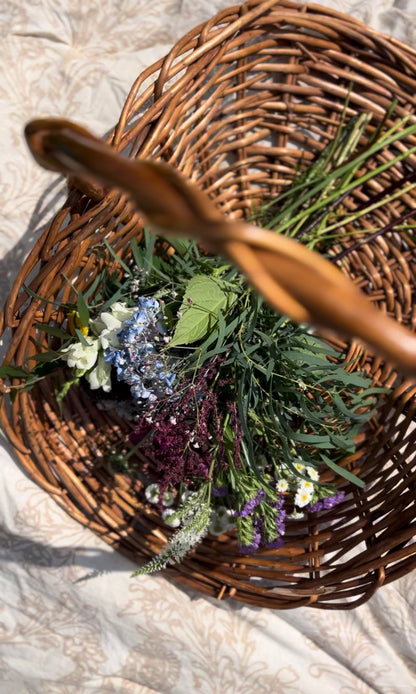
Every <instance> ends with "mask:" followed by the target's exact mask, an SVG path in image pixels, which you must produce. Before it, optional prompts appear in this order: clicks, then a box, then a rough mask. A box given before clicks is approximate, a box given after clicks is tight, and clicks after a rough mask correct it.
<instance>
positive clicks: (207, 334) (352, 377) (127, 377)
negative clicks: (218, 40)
mask: <svg viewBox="0 0 416 694" xmlns="http://www.w3.org/2000/svg"><path fill="white" fill-rule="evenodd" d="M180 246H181V252H178V251H177V250H175V251H174V252H173V253H172V252H171V251H172V249H171V250H170V252H169V253H167V252H165V250H164V248H165V246H164V245H163V244H160V243H159V242H158V241H157V239H156V237H155V236H153V235H150V234H149V233H147V232H146V233H145V234H144V238H143V241H142V243H141V244H140V245H139V244H137V243H136V242H133V243H132V253H131V263H130V264H129V265H127V264H126V265H125V267H124V272H125V275H124V278H123V281H119V280H116V279H115V278H114V277H113V276H103V277H102V278H101V289H100V291H99V292H98V294H96V295H95V297H94V305H88V304H87V301H86V298H85V297H84V296H82V295H81V294H78V301H77V305H76V306H74V307H72V308H71V310H70V311H69V312H68V320H67V325H68V334H67V336H66V337H67V339H68V343H67V344H64V345H63V346H62V347H61V349H60V350H59V353H58V355H59V360H60V362H61V363H62V362H65V363H66V365H67V366H68V367H70V369H71V376H70V377H69V378H68V379H67V381H66V383H65V385H64V387H63V388H61V390H60V391H59V393H58V400H62V398H63V397H64V396H65V394H66V393H67V391H68V388H69V387H70V386H71V385H73V384H74V383H78V382H79V381H80V379H83V380H85V381H86V382H87V383H88V387H89V388H90V389H92V390H96V391H97V393H98V405H99V407H103V408H109V407H110V408H116V409H117V411H118V413H119V414H120V413H121V415H122V417H124V418H125V419H126V420H128V421H129V423H130V426H131V434H130V436H129V442H128V443H129V445H130V451H129V452H128V453H127V454H123V452H120V451H117V450H112V451H109V457H110V460H111V461H112V464H113V465H114V466H115V467H117V466H120V465H121V466H122V467H123V466H124V469H129V470H134V465H135V464H134V452H135V451H136V450H137V449H140V450H141V452H143V453H145V455H146V458H147V459H148V460H149V461H150V463H151V464H150V467H149V470H150V472H149V473H148V477H146V478H145V479H144V482H145V484H144V492H143V493H144V500H145V501H146V502H147V503H149V504H154V505H155V508H157V509H158V511H159V512H160V514H161V516H162V518H163V520H164V522H165V523H166V524H167V526H170V527H171V528H175V529H176V532H175V533H174V534H173V535H172V538H171V541H170V543H169V544H168V545H167V546H166V548H165V549H164V550H163V552H162V553H161V555H159V556H157V557H155V558H154V559H153V560H151V561H150V562H149V563H148V564H147V565H146V566H145V567H144V568H143V569H140V572H143V571H153V570H157V569H160V568H163V567H164V566H166V565H167V564H168V563H171V562H175V561H179V560H180V559H181V558H182V557H183V556H184V555H185V554H186V553H187V552H188V551H189V550H190V549H191V548H192V547H193V546H194V545H195V544H196V543H197V542H199V541H200V540H201V539H202V538H203V537H204V536H205V535H206V534H207V533H211V534H214V535H220V534H222V533H224V532H228V531H231V532H234V533H235V535H236V539H237V542H238V544H239V546H240V549H241V552H253V551H256V550H257V549H259V548H261V547H264V548H266V549H270V548H278V547H280V546H281V545H282V544H283V543H284V535H285V520H286V518H287V517H288V516H289V517H291V518H297V517H299V516H301V515H302V514H303V513H304V512H305V511H306V512H310V513H314V512H317V511H318V510H322V509H329V508H331V507H332V506H334V505H336V504H338V503H340V502H341V501H342V499H343V496H344V493H343V492H342V491H341V492H339V491H337V490H336V488H335V487H334V486H333V485H332V484H331V483H329V482H324V481H323V480H322V479H321V470H322V469H323V467H325V468H326V469H328V467H329V468H332V470H333V471H335V472H336V473H341V474H342V475H343V476H345V477H346V478H348V479H349V480H350V481H351V480H352V481H354V482H356V483H357V484H360V480H359V479H358V478H356V477H355V475H353V474H352V473H351V472H349V471H348V470H346V469H343V468H342V467H341V466H340V465H339V461H340V460H341V459H342V458H343V457H345V456H346V455H348V454H350V453H352V452H353V451H354V449H355V439H356V436H357V432H358V430H359V427H360V426H361V425H362V423H363V421H364V420H365V419H366V418H368V416H369V413H370V412H371V407H370V406H369V405H370V403H371V396H372V395H373V393H374V389H370V381H369V380H367V379H366V378H365V376H364V375H360V374H357V373H349V372H348V371H347V370H345V369H343V368H342V367H341V366H340V365H339V363H338V361H337V360H336V357H338V354H337V352H336V351H335V350H334V349H333V348H331V346H330V345H329V344H328V343H327V342H325V341H323V340H322V339H320V338H319V337H317V336H316V335H314V334H313V333H312V331H311V330H310V329H309V328H308V327H307V326H299V325H296V324H294V323H292V322H291V321H290V320H288V319H287V318H286V317H284V316H279V315H276V313H275V312H274V311H273V310H272V309H271V308H269V307H268V306H267V305H266V304H265V303H264V302H263V300H262V299H261V298H260V297H259V296H258V295H257V294H256V293H255V291H254V290H252V289H251V288H249V287H248V286H247V284H246V282H245V280H244V278H243V277H242V276H241V275H240V274H239V273H238V272H237V270H236V269H235V268H233V267H231V266H230V265H228V264H226V263H225V262H224V261H223V260H222V259H220V258H217V257H212V256H210V255H208V254H205V253H204V252H203V250H201V249H200V248H199V247H198V246H197V244H195V243H192V242H189V243H188V242H187V243H184V242H183V241H181V242H180ZM120 262H121V261H120ZM363 403H364V404H365V407H364V411H363ZM326 477H328V475H326Z"/></svg>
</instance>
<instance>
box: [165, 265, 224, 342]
mask: <svg viewBox="0 0 416 694" xmlns="http://www.w3.org/2000/svg"><path fill="white" fill-rule="evenodd" d="M236 298H237V296H236V294H235V293H234V292H229V291H224V289H223V286H222V283H221V281H219V280H215V279H213V278H212V277H208V276H207V275H196V276H195V277H192V279H191V280H189V282H188V284H187V287H186V290H185V295H184V298H183V302H182V305H181V308H180V311H181V313H182V315H181V317H180V318H179V320H178V322H177V324H176V328H175V332H174V335H173V338H172V340H171V342H170V347H176V346H177V345H189V344H191V343H192V342H197V341H198V340H201V339H202V338H203V337H205V335H207V333H209V332H210V331H211V330H212V329H213V328H214V327H215V326H216V325H217V323H218V312H219V311H224V310H227V309H228V308H229V307H230V306H231V304H232V303H233V302H234V301H235V299H236Z"/></svg>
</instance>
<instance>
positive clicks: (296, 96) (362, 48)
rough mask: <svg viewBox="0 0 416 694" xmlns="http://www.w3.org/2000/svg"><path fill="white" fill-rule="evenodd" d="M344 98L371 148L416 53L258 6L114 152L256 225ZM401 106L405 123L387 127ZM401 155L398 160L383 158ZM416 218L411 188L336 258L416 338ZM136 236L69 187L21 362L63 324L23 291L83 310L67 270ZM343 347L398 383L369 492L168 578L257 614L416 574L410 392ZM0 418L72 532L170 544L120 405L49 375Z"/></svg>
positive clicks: (402, 98) (37, 279)
mask: <svg viewBox="0 0 416 694" xmlns="http://www.w3.org/2000/svg"><path fill="white" fill-rule="evenodd" d="M149 80H150V84H149ZM146 85H148V86H146ZM349 92H350V97H349V107H348V111H349V114H350V115H352V114H354V113H360V112H371V113H372V114H373V120H372V122H371V127H369V128H368V132H367V134H368V136H370V135H371V133H372V130H373V128H374V127H375V126H376V125H378V124H379V125H380V127H381V128H385V129H386V128H387V127H388V126H390V125H391V124H392V123H393V121H394V118H399V117H401V116H403V115H404V114H406V113H410V114H413V113H415V110H416V97H415V96H414V94H416V54H415V53H414V52H412V51H411V50H410V49H408V48H406V47H405V46H403V45H401V44H400V43H398V42H396V41H393V40H391V39H387V38H386V37H384V36H382V35H380V34H378V33H377V32H374V31H372V30H370V29H368V28H366V27H365V26H364V25H362V24H361V23H359V22H356V21H355V20H353V19H351V18H350V17H346V16H344V15H341V14H339V13H337V12H334V11H331V10H328V9H324V8H321V7H319V6H318V5H312V4H308V5H298V4H295V3H292V2H287V1H286V0H284V1H282V2H271V1H270V0H268V2H262V3H260V2H255V1H254V2H249V3H247V4H246V5H243V6H241V7H236V8H231V9H228V10H224V11H223V12H221V13H219V14H218V15H217V16H216V17H214V18H213V19H212V20H211V21H209V22H207V23H206V24H204V25H203V26H200V27H198V28H196V29H195V30H194V31H192V32H190V33H189V34H188V35H187V36H185V37H184V38H183V39H182V40H181V41H179V42H178V43H177V44H176V46H175V47H174V48H173V49H172V51H171V52H170V54H169V55H168V56H167V57H166V58H165V59H163V60H161V61H159V62H158V63H156V64H155V65H154V66H152V67H151V68H149V69H148V70H146V71H145V72H144V73H143V74H142V75H141V76H140V78H139V79H138V80H137V82H136V83H135V85H134V86H133V89H132V91H131V93H130V95H129V97H128V99H127V101H126V104H125V107H124V109H123V112H122V114H121V117H120V121H119V123H118V125H117V127H116V129H115V131H114V133H113V134H112V136H111V142H112V144H113V146H114V147H115V148H116V149H117V150H118V151H123V152H125V153H127V154H128V155H129V156H130V157H136V156H140V157H150V158H154V159H163V160H164V161H167V162H169V163H171V164H172V165H173V166H175V167H176V168H177V169H179V170H180V171H181V172H183V173H184V174H185V175H186V176H187V177H188V178H190V179H192V180H194V181H195V182H197V183H198V185H199V186H200V187H202V188H203V189H204V190H205V191H206V192H207V193H208V194H209V196H210V197H211V198H212V199H213V200H214V201H215V203H216V204H217V205H219V206H220V207H221V209H222V210H223V211H224V212H225V213H226V214H227V215H229V216H233V217H235V218H239V217H242V216H243V217H247V216H248V215H250V214H251V212H252V210H253V207H255V206H257V205H258V204H259V202H260V201H262V200H267V199H270V198H274V197H276V195H277V194H278V193H279V192H280V191H282V190H284V189H285V188H286V187H287V185H288V183H290V181H291V179H292V178H293V175H294V173H295V171H297V170H298V169H299V168H300V169H301V168H302V167H304V166H305V165H307V163H308V162H310V161H311V160H312V159H313V157H314V156H315V154H316V153H318V152H320V151H321V150H322V148H323V146H325V144H327V142H328V141H330V140H331V138H332V136H333V135H334V133H335V131H336V128H337V124H338V123H339V121H340V118H341V114H342V111H343V108H344V104H345V100H346V98H347V96H348V93H349ZM393 99H397V102H398V106H397V108H396V110H395V112H394V118H393V116H391V117H390V120H389V122H388V123H384V121H383V119H384V116H385V112H386V110H387V109H388V108H389V106H390V104H391V102H392V101H393ZM406 144H408V143H406V142H404V143H403V145H402V146H403V147H406ZM394 153H396V150H394ZM392 156H393V150H392V149H391V150H390V149H388V148H386V149H385V150H384V151H383V152H382V153H380V154H379V155H377V159H376V160H375V161H377V162H378V163H380V162H382V161H386V160H387V159H388V158H391V157H392ZM414 163H415V162H414V161H413V160H412V159H408V160H407V162H406V164H397V165H396V166H395V167H393V168H392V169H389V171H388V172H386V173H385V174H382V175H381V176H380V177H379V178H378V180H377V182H376V183H374V182H372V183H370V184H368V185H367V186H362V187H361V188H359V189H356V190H354V191H353V192H352V193H351V195H350V196H349V197H348V198H347V199H346V200H345V201H344V204H345V205H346V207H347V208H349V209H355V208H357V206H359V205H361V204H363V203H364V202H366V201H368V200H369V199H371V198H373V197H375V196H377V195H378V194H379V193H380V192H381V191H382V190H383V189H387V188H389V187H391V189H395V190H397V191H399V190H400V181H401V179H402V178H403V176H404V175H405V174H408V167H410V166H412V165H414ZM81 188H82V190H81ZM413 208H415V196H414V192H413V191H406V190H405V189H404V187H403V190H401V193H400V195H398V197H397V199H396V200H395V201H394V202H393V203H391V204H389V205H388V206H384V207H383V208H382V209H379V210H377V211H375V212H374V213H373V214H371V213H368V214H367V215H366V216H365V217H364V218H363V219H362V225H363V226H365V227H366V228H367V229H371V228H373V227H377V226H385V225H387V224H390V226H391V228H390V230H389V231H388V232H387V233H385V234H384V235H383V236H376V235H374V237H371V236H370V237H368V239H369V240H367V242H366V243H365V244H362V245H360V246H359V247H358V248H356V247H355V245H354V244H356V238H357V237H356V229H355V228H345V230H344V237H343V238H342V239H341V240H338V241H337V245H336V246H334V249H333V257H334V258H335V259H337V260H338V261H339V264H340V266H341V267H342V269H343V271H344V272H345V273H347V274H348V275H349V276H350V277H351V278H353V279H354V280H355V281H356V283H357V284H358V285H359V286H360V287H361V288H362V289H363V290H364V291H366V292H367V293H368V294H370V295H371V298H372V300H374V301H375V302H377V304H378V305H379V306H380V308H382V309H383V310H385V311H386V312H388V313H389V314H390V315H392V316H393V317H395V318H396V319H397V320H398V321H400V322H402V323H403V324H405V325H407V326H409V327H410V328H413V327H414V323H415V316H414V311H413V302H412V291H413V287H414V286H415V268H414V262H413V249H414V241H413V238H412V236H411V235H410V234H408V233H407V232H404V231H401V228H400V222H401V221H402V220H403V219H404V218H406V219H407V221H412V217H411V211H412V209H413ZM415 216H416V215H415ZM141 232H142V221H141V218H140V215H139V214H137V213H136V212H135V211H134V210H133V208H132V206H131V204H130V203H129V201H128V199H127V198H126V196H124V195H121V194H120V193H119V192H117V191H109V192H108V191H106V190H105V189H103V187H102V186H100V185H95V184H92V183H91V184H88V183H87V184H86V183H85V182H84V183H83V184H82V185H81V184H80V183H79V182H72V184H71V186H70V193H69V198H68V201H67V203H66V204H65V206H64V208H63V209H62V211H61V212H60V213H59V214H58V215H57V216H56V217H55V219H54V220H53V221H52V222H51V224H50V226H49V227H48V229H47V231H46V232H45V234H44V235H43V237H42V238H41V239H40V240H39V242H38V243H37V245H36V247H35V248H34V249H33V251H32V252H31V254H30V256H29V258H28V259H27V261H26V263H25V265H24V267H23V268H22V270H21V271H20V273H19V275H18V277H17V280H16V282H15V285H14V287H13V290H12V292H11V295H10V297H9V299H8V301H7V303H6V306H5V309H4V313H3V316H2V326H1V331H2V332H3V330H4V329H6V328H7V327H10V328H11V331H12V340H11V346H10V349H9V352H8V355H7V361H8V362H11V363H14V364H16V365H22V364H25V363H26V360H27V358H28V357H30V356H33V354H36V353H37V352H38V351H39V349H40V347H39V343H43V344H47V339H49V346H51V345H52V346H53V338H52V337H49V338H47V336H45V334H44V332H42V331H39V330H38V329H37V328H36V323H39V322H50V321H52V320H54V321H56V322H57V324H58V325H59V323H60V322H62V320H63V319H64V314H63V313H62V312H60V311H59V309H57V308H55V306H54V304H53V303H48V304H47V305H46V306H45V304H44V302H41V301H40V300H37V299H36V298H33V296H29V295H28V293H27V292H26V291H25V286H26V285H30V288H31V290H32V295H33V292H35V293H36V294H38V295H40V296H42V297H47V298H48V300H49V301H51V300H57V302H68V301H70V300H71V299H72V300H73V298H74V295H73V290H72V288H71V284H70V283H68V282H67V281H66V280H64V279H63V276H64V275H65V277H66V278H69V279H70V280H71V282H72V283H73V284H74V285H75V286H76V287H77V288H79V289H83V290H85V289H86V288H88V287H89V286H91V284H92V282H93V281H94V278H95V277H96V276H97V273H98V272H99V271H100V269H101V268H102V267H103V266H104V265H105V264H109V263H112V264H113V265H114V267H115V269H117V264H116V263H115V261H114V260H113V258H112V257H111V256H109V255H108V254H106V253H104V252H103V250H102V247H100V248H98V244H99V242H100V240H102V239H104V238H107V239H108V241H109V242H110V244H111V245H112V246H113V248H114V249H115V250H116V252H117V253H118V254H119V255H120V256H122V257H124V258H125V257H126V254H127V253H128V247H129V241H130V240H131V239H132V238H134V237H137V236H138V235H140V233H141ZM353 233H354V237H353V235H352V234H353ZM352 246H353V248H352ZM118 270H120V268H118ZM120 272H121V270H120ZM24 285H25V286H24ZM334 344H336V345H337V346H338V347H339V350H340V355H342V354H344V358H346V359H347V360H350V359H351V357H354V358H356V359H357V362H356V363H357V366H360V367H361V366H364V365H365V366H366V367H367V368H368V369H369V370H370V372H371V374H372V377H373V379H374V383H375V384H376V385H389V386H392V385H394V392H393V394H392V395H391V396H389V397H388V398H385V400H384V401H383V402H382V403H381V404H380V407H379V409H378V411H377V414H376V415H375V416H374V417H373V419H372V421H371V425H370V427H369V429H368V431H367V432H366V434H365V435H363V436H362V437H361V440H360V442H359V448H358V451H357V453H356V454H355V455H354V456H351V459H350V460H349V461H345V464H348V465H349V467H350V469H351V470H352V471H353V472H355V473H358V474H359V475H360V476H361V478H362V479H363V480H365V481H366V483H367V485H366V488H365V489H364V490H360V489H357V488H355V487H354V488H352V486H350V485H348V484H347V483H345V482H342V483H340V484H342V488H343V489H345V491H346V492H347V495H346V498H345V501H344V502H343V503H342V504H341V505H340V506H339V507H337V508H336V509H333V510H332V511H327V512H325V513H321V514H313V515H312V514H309V515H308V517H306V518H305V519H304V520H299V521H292V522H291V523H289V524H288V539H287V543H286V545H285V546H284V547H283V548H281V549H280V550H268V551H262V552H261V553H260V554H259V553H257V554H255V555H253V556H249V557H247V556H241V555H240V554H239V553H238V551H237V548H236V543H235V538H233V537H232V536H230V537H228V536H224V537H221V538H219V539H218V538H215V539H214V538H208V539H207V540H205V541H204V543H203V544H202V545H201V546H199V547H198V548H197V550H196V551H195V552H194V553H193V554H192V555H191V556H189V557H188V558H187V559H186V560H185V561H183V563H182V564H180V565H178V566H177V567H175V568H174V569H172V570H169V572H168V574H169V575H171V576H173V577H174V578H176V579H178V580H180V581H182V582H183V583H185V584H187V585H188V586H191V587H193V588H196V589H198V590H200V591H203V592H205V593H208V594H209V595H213V596H216V597H219V598H222V597H233V598H235V599H237V600H240V601H243V602H245V603H248V604H253V605H259V606H267V607H272V608H292V607H297V606H300V605H312V606H315V607H322V608H332V609H333V608H337V609H339V608H345V609H347V608H351V607H353V606H356V605H358V604H360V603H362V602H365V600H367V599H368V598H369V597H370V596H371V595H372V594H373V593H374V592H375V590H377V588H379V587H380V586H381V585H382V584H383V583H386V582H389V581H392V580H395V579H396V578H398V577H400V576H401V575H403V574H405V573H407V572H408V571H410V570H411V569H412V568H413V567H414V566H415V565H416V556H415V555H416V545H415V544H414V543H413V542H412V537H413V535H414V527H415V519H416V508H415V503H414V499H415V481H416V469H415V465H414V463H413V458H414V453H415V450H416V447H415V440H416V428H415V427H414V423H413V420H414V393H415V388H414V387H413V386H412V385H411V384H410V383H408V382H404V381H402V380H400V378H398V377H397V374H396V372H395V370H394V368H393V367H392V366H390V365H388V364H385V363H383V361H382V360H381V359H380V358H377V357H376V358H374V357H373V356H372V355H370V354H368V353H367V352H366V350H365V349H364V348H363V347H361V346H360V345H358V343H355V342H353V343H351V344H345V343H344V342H343V341H342V340H335V338H334ZM345 355H346V356H345ZM1 421H2V424H3V426H4V428H5V430H6V432H7V434H8V436H9V438H10V440H11V441H12V443H13V445H14V447H15V449H16V451H17V453H18V456H19V458H20V461H21V462H22V464H23V466H24V467H25V469H26V470H27V471H28V472H29V473H30V474H31V475H32V477H33V478H34V479H35V480H36V481H37V482H38V483H39V484H40V485H41V486H42V487H44V488H45V489H46V490H47V491H48V492H49V493H50V494H51V495H52V496H53V497H54V498H55V499H56V500H57V502H58V503H60V504H61V505H63V506H64V508H66V509H67V511H68V512H69V513H70V514H71V515H72V516H74V517H75V518H76V519H77V520H79V521H80V522H81V523H83V524H84V525H87V526H88V527H89V528H91V529H92V530H93V531H94V532H96V533H97V534H98V535H100V536H101V537H103V538H104V539H105V540H106V541H107V542H109V543H111V544H112V545H113V546H114V547H116V548H117V549H119V550H120V551H122V552H123V553H124V554H126V555H128V556H129V557H131V558H133V559H135V560H139V559H140V558H141V557H149V556H152V555H153V554H154V553H155V552H157V551H159V550H160V549H161V548H162V547H163V545H164V543H165V541H166V537H167V531H166V527H165V526H164V524H163V523H162V522H161V521H160V519H159V517H158V516H157V515H156V514H155V513H154V511H153V510H152V509H150V508H148V507H147V506H146V504H144V502H143V496H142V494H141V484H140V482H139V481H138V480H136V479H134V478H133V477H128V476H125V475H119V474H116V473H114V472H113V470H112V468H111V464H110V462H109V451H110V449H111V448H112V447H113V446H116V447H117V446H120V442H121V441H124V440H125V435H126V433H127V432H128V431H129V429H128V425H127V424H126V423H125V422H123V421H122V420H120V419H119V418H118V417H117V414H116V412H115V410H109V411H104V410H102V409H98V407H97V406H96V403H95V401H94V399H93V398H92V397H91V394H90V392H89V391H88V390H87V389H83V388H82V387H81V388H78V389H76V388H73V389H71V390H70V392H69V395H68V396H67V398H66V399H65V400H64V403H63V416H62V417H61V415H60V413H59V410H58V408H57V405H56V402H55V396H54V389H53V384H52V383H50V382H49V381H48V380H45V381H42V382H41V383H40V384H39V385H38V386H36V388H34V389H33V390H32V391H30V392H28V393H27V392H22V391H21V390H19V391H18V394H17V397H16V398H15V399H14V401H13V402H11V403H4V404H3V406H2V412H1ZM141 462H142V463H143V465H146V461H145V460H144V459H143V460H142V461H141Z"/></svg>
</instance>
